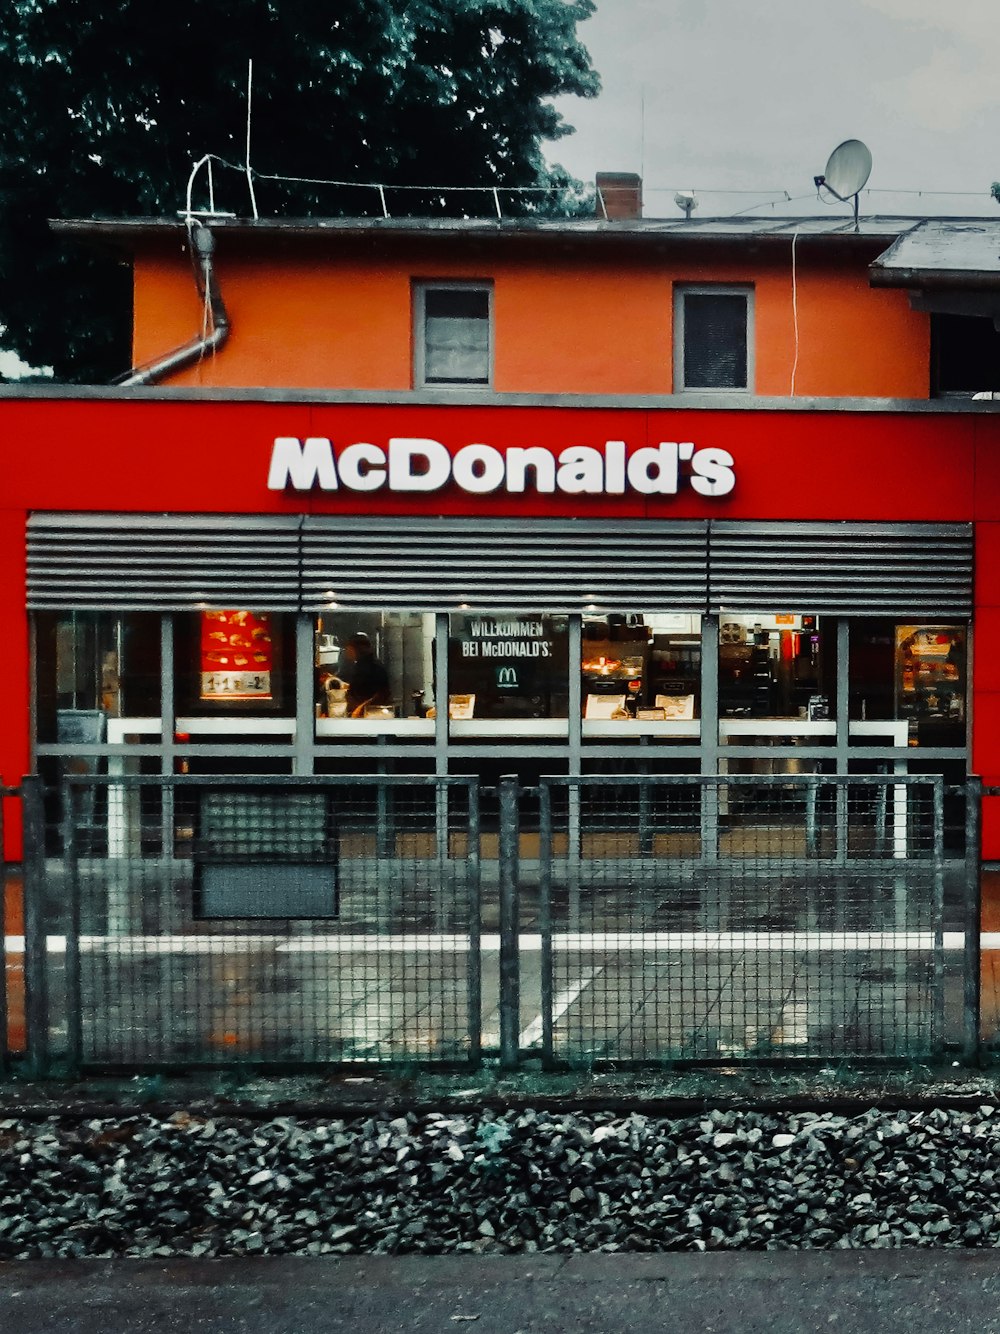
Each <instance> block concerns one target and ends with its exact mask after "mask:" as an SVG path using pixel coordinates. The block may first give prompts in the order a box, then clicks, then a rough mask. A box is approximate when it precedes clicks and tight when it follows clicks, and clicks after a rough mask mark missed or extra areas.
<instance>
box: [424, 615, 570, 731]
mask: <svg viewBox="0 0 1000 1334" xmlns="http://www.w3.org/2000/svg"><path fill="white" fill-rule="evenodd" d="M567 627H568V617H566V616H547V615H545V614H544V613H543V612H538V613H537V614H536V613H534V612H527V613H526V612H518V613H510V614H505V613H484V614H482V615H479V614H476V615H473V614H471V613H470V614H468V615H458V614H456V615H453V616H451V617H450V620H449V638H448V692H449V709H448V711H449V715H450V717H451V718H452V719H453V720H456V721H467V720H469V719H501V720H503V719H508V720H512V721H513V720H527V719H547V718H566V717H567V716H568V704H569V688H568V687H569V672H568V662H569V657H568V640H567Z"/></svg>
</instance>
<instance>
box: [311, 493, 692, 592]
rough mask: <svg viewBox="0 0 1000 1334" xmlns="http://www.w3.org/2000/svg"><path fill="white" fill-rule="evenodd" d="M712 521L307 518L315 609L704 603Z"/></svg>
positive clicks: (328, 516)
mask: <svg viewBox="0 0 1000 1334" xmlns="http://www.w3.org/2000/svg"><path fill="white" fill-rule="evenodd" d="M707 532H708V524H707V523H706V522H704V521H701V520H690V521H675V522H669V521H661V520H618V519H535V518H530V519H521V520H517V519H493V520H483V519H409V518H407V519H386V518H380V519H355V518H339V517H334V516H330V515H323V516H312V515H310V516H307V517H306V519H305V520H304V522H303V529H302V585H303V607H304V608H305V610H308V611H322V610H324V609H327V608H329V607H330V606H331V605H336V606H338V607H353V608H358V609H361V608H365V607H368V608H375V607H377V608H383V609H398V610H400V611H404V610H406V611H454V610H457V609H465V608H469V609H470V610H473V611H549V612H574V611H585V610H588V609H590V608H591V607H594V608H609V607H620V606H621V605H622V604H623V599H624V600H625V601H627V603H628V606H629V607H634V608H636V609H644V610H648V611H659V610H671V611H701V610H703V609H704V607H705V604H706V598H707V595H708V567H707V561H706V556H707Z"/></svg>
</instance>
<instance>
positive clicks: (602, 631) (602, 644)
mask: <svg viewBox="0 0 1000 1334" xmlns="http://www.w3.org/2000/svg"><path fill="white" fill-rule="evenodd" d="M582 633H583V640H582V660H581V663H580V670H581V673H582V678H583V679H582V683H581V701H582V709H583V717H584V719H585V720H588V721H603V720H611V721H628V720H629V719H636V720H639V721H646V722H689V721H691V720H693V719H695V718H698V717H699V716H700V707H699V703H700V678H701V618H700V617H698V616H689V615H686V614H677V615H669V614H664V613H643V612H609V613H607V614H606V615H601V616H584V618H583V632H582Z"/></svg>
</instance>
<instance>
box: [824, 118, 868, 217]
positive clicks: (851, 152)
mask: <svg viewBox="0 0 1000 1334" xmlns="http://www.w3.org/2000/svg"><path fill="white" fill-rule="evenodd" d="M871 174H872V155H871V153H870V151H869V149H868V145H867V144H863V143H862V142H861V140H860V139H845V140H844V142H843V143H842V144H838V145H837V147H836V148H835V149H834V150H833V152H832V153H831V154H830V157H829V159H828V160H827V164H826V171H825V172H824V173H823V175H822V176H814V177H813V180H814V181H815V184H816V189H817V190H818V189H819V188H820V186H822V187H823V188H824V189H826V190H829V191H830V193H831V194H832V195H833V197H834V198H835V199H839V200H840V201H841V202H842V203H844V204H849V203H850V202H851V200H853V201H854V225H855V227H856V226H857V224H858V194H859V193H860V191H862V190H863V189H864V188H865V186H866V185H867V184H868V177H869V176H870V175H871Z"/></svg>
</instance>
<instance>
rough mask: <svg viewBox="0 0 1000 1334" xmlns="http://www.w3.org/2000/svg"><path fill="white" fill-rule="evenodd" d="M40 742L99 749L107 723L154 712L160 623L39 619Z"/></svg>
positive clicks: (67, 616) (96, 617) (126, 618)
mask: <svg viewBox="0 0 1000 1334" xmlns="http://www.w3.org/2000/svg"><path fill="white" fill-rule="evenodd" d="M35 656H36V662H37V686H36V696H35V707H36V711H37V717H38V739H39V741H42V742H62V743H64V744H78V745H82V744H89V743H95V744H99V743H103V742H105V741H107V740H108V730H107V724H108V720H109V719H112V718H124V717H156V716H157V715H158V714H159V712H160V618H159V616H157V615H155V614H154V613H149V612H121V613H115V612H84V611H78V612H41V613H39V615H38V616H37V617H36V619H35Z"/></svg>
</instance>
